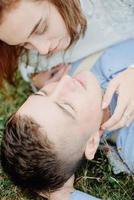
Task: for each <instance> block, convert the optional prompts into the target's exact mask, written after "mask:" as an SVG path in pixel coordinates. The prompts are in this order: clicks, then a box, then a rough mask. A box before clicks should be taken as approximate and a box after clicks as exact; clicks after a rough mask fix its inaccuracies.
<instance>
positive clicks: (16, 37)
mask: <svg viewBox="0 0 134 200" xmlns="http://www.w3.org/2000/svg"><path fill="white" fill-rule="evenodd" d="M0 40H2V41H4V42H6V43H7V44H9V45H20V46H24V47H25V48H27V49H36V50H38V51H39V53H40V54H43V55H46V54H48V53H55V52H58V51H60V50H65V49H66V48H67V47H68V45H69V44H70V36H69V33H68V31H67V29H66V26H65V23H64V20H63V18H62V17H61V15H60V13H59V12H58V10H57V9H56V7H55V6H54V5H53V4H51V3H50V2H48V1H45V0H44V1H37V2H33V1H27V0H22V1H21V2H20V3H19V4H18V5H17V7H16V8H14V9H12V10H11V11H10V12H8V13H5V15H4V20H3V22H2V24H1V25H0Z"/></svg>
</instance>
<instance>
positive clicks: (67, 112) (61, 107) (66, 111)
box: [55, 102, 76, 120]
mask: <svg viewBox="0 0 134 200" xmlns="http://www.w3.org/2000/svg"><path fill="white" fill-rule="evenodd" d="M55 104H56V105H57V106H58V107H59V108H60V109H61V110H62V111H63V112H64V113H65V114H66V115H68V116H69V117H71V118H72V119H73V120H76V119H75V117H74V116H73V115H72V114H71V113H70V112H69V111H68V110H67V109H65V108H64V107H63V106H61V105H60V104H58V103H57V102H55Z"/></svg>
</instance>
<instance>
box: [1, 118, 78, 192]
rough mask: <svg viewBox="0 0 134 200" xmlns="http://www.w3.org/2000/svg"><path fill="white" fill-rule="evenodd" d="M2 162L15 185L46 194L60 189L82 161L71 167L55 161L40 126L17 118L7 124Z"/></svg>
mask: <svg viewBox="0 0 134 200" xmlns="http://www.w3.org/2000/svg"><path fill="white" fill-rule="evenodd" d="M43 131H44V130H43ZM1 160H2V167H3V169H4V171H5V172H6V173H7V174H8V175H9V177H10V178H11V180H12V181H13V182H14V183H15V184H16V185H18V186H20V187H22V188H26V189H32V190H35V191H41V190H44V191H46V192H48V191H54V190H56V189H58V188H60V187H61V186H62V185H63V184H64V183H65V182H66V181H67V180H68V179H69V178H70V177H71V176H72V175H73V174H74V172H75V171H76V168H77V167H78V166H79V164H80V163H81V159H80V160H78V161H77V162H72V163H68V162H67V160H64V161H62V160H60V159H58V154H57V152H56V148H55V145H54V144H53V143H52V142H50V141H49V139H48V137H47V134H46V135H45V136H44V134H42V132H41V129H40V126H39V125H38V124H37V123H36V122H35V121H34V120H33V119H32V118H29V117H26V116H19V115H17V114H15V115H13V116H12V117H11V118H10V119H9V120H8V122H7V124H6V128H5V132H4V136H3V140H2V145H1Z"/></svg>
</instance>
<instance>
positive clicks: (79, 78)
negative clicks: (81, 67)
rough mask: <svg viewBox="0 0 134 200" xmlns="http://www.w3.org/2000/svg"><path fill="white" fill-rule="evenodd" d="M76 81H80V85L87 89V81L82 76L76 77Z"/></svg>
mask: <svg viewBox="0 0 134 200" xmlns="http://www.w3.org/2000/svg"><path fill="white" fill-rule="evenodd" d="M73 78H74V79H75V80H76V81H78V83H80V85H81V86H82V87H83V88H84V89H86V81H85V79H84V77H83V76H80V75H77V76H75V77H73Z"/></svg>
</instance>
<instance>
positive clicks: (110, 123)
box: [102, 94, 127, 130]
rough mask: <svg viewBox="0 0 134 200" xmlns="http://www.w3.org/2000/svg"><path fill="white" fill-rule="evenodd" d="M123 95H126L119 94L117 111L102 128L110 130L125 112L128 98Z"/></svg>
mask: <svg viewBox="0 0 134 200" xmlns="http://www.w3.org/2000/svg"><path fill="white" fill-rule="evenodd" d="M123 97H124V96H123V95H121V94H120V95H119V96H118V100H117V106H116V108H115V111H114V113H113V115H112V117H111V118H110V119H109V120H108V121H106V122H105V123H104V124H103V125H102V129H108V130H109V128H110V127H112V126H114V125H115V124H117V123H118V122H119V121H120V120H121V118H122V116H123V113H124V112H125V110H126V108H127V100H126V98H123Z"/></svg>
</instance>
